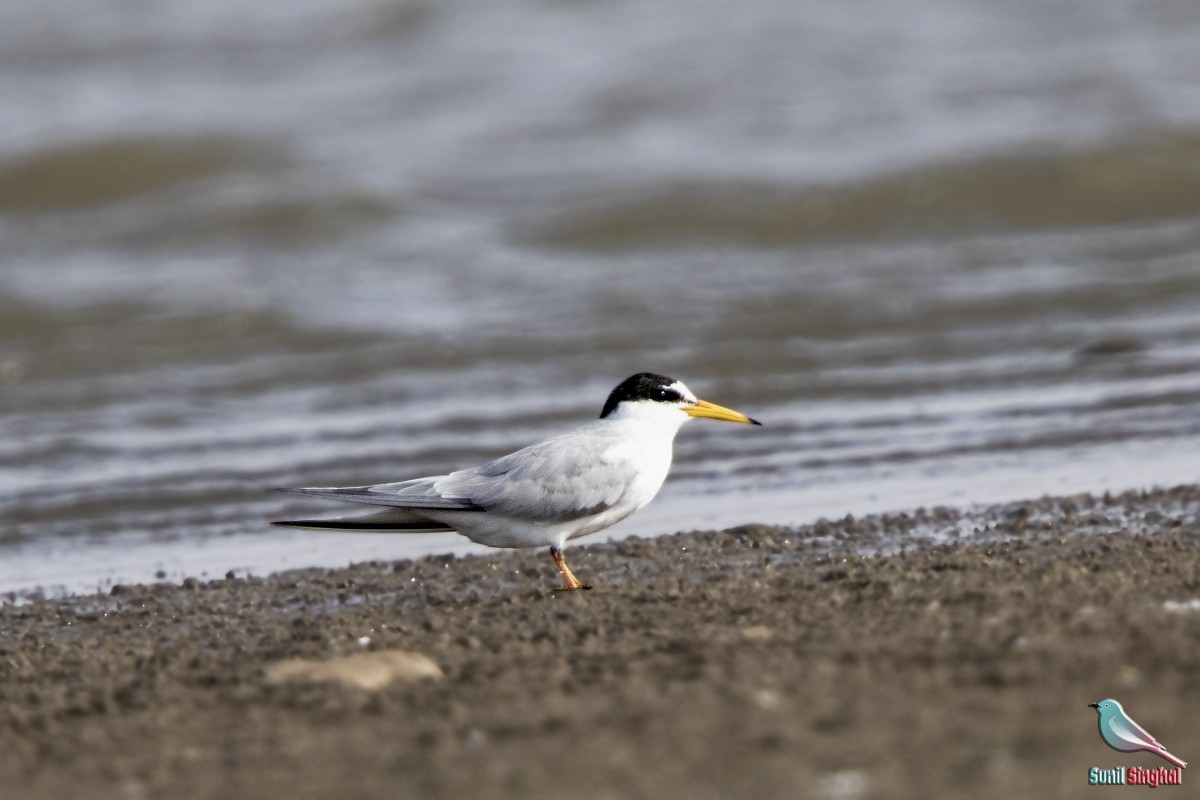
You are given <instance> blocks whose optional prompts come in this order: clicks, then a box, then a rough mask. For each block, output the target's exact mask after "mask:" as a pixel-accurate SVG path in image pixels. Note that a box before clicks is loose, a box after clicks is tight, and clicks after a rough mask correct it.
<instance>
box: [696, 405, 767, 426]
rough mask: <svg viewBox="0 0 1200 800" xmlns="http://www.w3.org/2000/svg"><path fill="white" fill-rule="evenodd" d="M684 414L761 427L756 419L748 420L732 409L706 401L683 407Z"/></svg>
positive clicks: (748, 418)
mask: <svg viewBox="0 0 1200 800" xmlns="http://www.w3.org/2000/svg"><path fill="white" fill-rule="evenodd" d="M683 411H684V413H685V414H687V415H688V416H689V417H707V418H708V419H719V420H722V421H724V422H741V423H743V424H745V425H762V423H761V422H759V421H758V420H756V419H750V417H747V416H746V415H745V414H743V413H742V412H740V411H734V410H733V409H732V408H726V407H725V406H719V405H717V404H716V403H710V402H708V401H707V400H697V401H696V405H694V406H684V409H683Z"/></svg>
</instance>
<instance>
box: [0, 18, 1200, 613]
mask: <svg viewBox="0 0 1200 800" xmlns="http://www.w3.org/2000/svg"><path fill="white" fill-rule="evenodd" d="M5 22H6V24H5V25H3V26H0V65H3V67H4V69H0V91H3V94H4V96H5V97H6V98H8V99H9V102H8V103H6V119H5V122H6V124H5V126H4V127H3V129H2V130H0V241H2V242H3V243H4V245H5V247H4V251H5V258H4V259H3V260H2V261H0V432H2V434H3V435H2V436H0V559H2V561H0V589H2V590H13V589H24V588H30V587H33V586H39V585H40V586H43V587H47V588H49V589H53V588H54V587H63V588H68V589H79V588H89V587H95V586H97V585H105V584H106V583H109V582H113V581H131V580H145V579H147V578H151V577H153V575H154V573H156V572H161V573H162V574H164V575H167V576H171V577H178V576H181V575H184V574H201V573H209V574H223V573H224V572H225V571H226V570H228V569H243V570H244V569H253V570H256V571H257V570H266V569H271V568H276V567H281V566H301V565H304V564H308V563H313V564H324V563H329V564H333V563H343V562H345V561H348V560H353V559H356V558H373V557H399V556H404V555H412V554H416V553H421V552H432V551H437V552H441V551H445V550H449V549H451V548H452V547H453V548H462V547H463V545H462V543H461V540H459V539H458V538H457V537H453V538H445V537H419V538H418V537H412V538H409V537H337V536H329V535H319V534H309V533H305V534H297V533H295V532H283V531H275V530H272V529H269V528H268V527H267V526H266V525H265V521H266V520H269V519H271V518H277V517H279V516H281V515H286V514H291V513H295V512H298V511H304V512H310V511H320V510H322V509H323V507H322V506H319V505H313V504H300V503H298V502H296V501H295V500H294V499H289V498H284V497H282V496H276V495H273V494H272V493H270V492H269V491H268V489H269V488H270V487H272V486H276V485H327V484H352V483H363V482H374V481H384V480H394V479H399V478H404V477H411V476H416V475H423V474H431V473H438V472H442V471H446V470H450V469H454V468H458V467H462V466H469V465H472V464H475V463H478V462H480V461H482V460H485V459H487V458H490V457H493V456H495V455H499V454H502V453H505V452H508V451H510V450H512V449H515V448H516V447H519V446H522V445H524V444H527V443H529V442H531V441H534V440H536V439H539V438H541V437H544V436H547V435H551V434H553V433H557V432H561V431H563V430H565V429H569V428H571V427H573V426H574V425H576V424H578V423H580V422H582V421H584V420H586V419H589V418H591V417H593V416H595V414H596V413H598V411H599V408H600V405H601V404H602V402H603V399H604V396H605V394H606V393H607V392H608V390H609V389H610V388H611V387H612V385H614V384H615V383H616V382H617V381H619V380H620V379H622V378H624V377H625V376H626V375H628V374H630V373H633V372H637V371H642V370H653V371H658V372H664V373H666V374H670V375H674V376H677V377H680V378H683V379H684V380H686V381H687V382H688V383H689V385H690V386H691V387H692V388H693V389H694V390H695V391H696V392H697V393H698V394H700V395H701V396H702V397H706V398H709V399H711V400H714V401H716V402H719V403H722V404H725V405H730V406H733V407H735V408H739V409H742V410H744V411H746V412H747V413H750V414H752V415H753V416H755V417H758V418H760V419H762V420H763V421H764V422H766V423H767V425H766V426H765V427H763V428H761V429H753V430H750V429H744V428H735V427H733V426H721V425H714V424H707V423H706V424H696V425H692V426H689V427H688V428H685V429H684V431H683V432H682V434H681V436H680V438H679V440H678V443H677V448H676V456H677V458H676V467H675V469H674V472H673V475H672V478H671V480H670V481H669V482H668V486H667V487H666V488H665V489H664V491H663V493H662V495H661V496H660V497H659V498H658V500H656V502H655V503H654V504H652V505H651V506H650V507H648V508H647V509H645V510H644V511H642V512H641V513H639V514H638V515H637V516H635V517H633V518H632V519H630V520H627V521H626V522H624V523H622V524H621V525H620V526H619V527H618V528H614V529H613V532H614V534H616V535H620V534H621V533H639V534H650V533H659V532H666V531H674V530H679V529H684V528H697V527H716V526H720V525H725V524H737V523H742V522H748V521H762V522H772V523H784V524H787V523H798V522H804V521H809V520H812V519H814V518H816V517H818V516H821V515H830V516H840V515H843V514H846V513H853V514H863V513H867V512H869V511H878V510H887V509H900V508H910V507H914V506H917V505H923V504H955V505H968V504H971V503H978V502H988V501H996V500H1004V499H1011V498H1017V497H1028V496H1032V495H1037V494H1042V493H1044V492H1073V491H1079V490H1092V491H1102V490H1105V489H1124V488H1128V487H1136V486H1146V485H1150V484H1174V483H1179V482H1186V481H1194V480H1196V479H1197V477H1198V475H1197V471H1198V470H1197V463H1198V462H1197V459H1196V457H1195V453H1196V452H1197V446H1198V444H1200V83H1197V82H1196V81H1195V76H1196V75H1197V74H1200V46H1198V44H1200V14H1197V13H1196V12H1195V9H1194V3H1192V2H1190V0H1177V2H1149V3H1147V2H1136V3H1135V2H1132V0H1129V2H1122V1H1118V0H1105V1H1104V2H1083V0H1080V2H1061V3H1054V4H1045V3H1027V2H1018V3H1008V4H999V5H998V4H995V3H986V2H982V0H942V1H940V2H926V3H921V4H918V5H917V6H916V7H912V6H911V5H910V6H904V7H901V6H896V5H895V4H889V3H881V2H870V3H868V4H867V5H866V6H863V5H862V4H854V5H853V6H846V7H845V8H842V7H840V6H837V5H833V6H830V5H829V4H818V3H802V4H796V3H785V2H779V0H762V1H761V2H752V3H747V4H743V5H742V6H739V11H738V14H737V15H736V16H731V15H730V14H729V13H728V7H727V5H725V4H717V3H698V2H688V3H682V2H680V3H667V4H656V5H654V6H653V7H648V6H645V5H644V4H635V3H571V4H568V3H545V2H542V3H534V2H517V1H516V0H511V1H509V2H504V1H502V2H488V3H482V2H465V0H464V1H463V2H451V3H422V2H408V3H384V2H360V3H344V2H338V3H334V2H320V1H318V0H311V1H309V2H298V3H292V4H288V5H286V6H278V7H274V6H271V7H264V8H248V7H244V4H233V3H228V2H222V1H218V2H212V1H211V0H206V1H205V2H198V0H187V1H186V2H179V3H172V4H169V7H168V6H163V7H158V6H145V5H144V4H132V5H131V4H127V3H121V2H115V0H114V1H113V2H107V3H96V2H89V3H83V2H70V0H65V1H64V2H61V3H56V4H42V5H37V6H32V7H30V8H28V9H23V10H22V11H21V12H20V13H19V14H10V15H6V18H5ZM329 510H330V511H334V509H329ZM338 510H339V511H340V509H338Z"/></svg>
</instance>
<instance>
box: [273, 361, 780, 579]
mask: <svg viewBox="0 0 1200 800" xmlns="http://www.w3.org/2000/svg"><path fill="white" fill-rule="evenodd" d="M693 417H705V418H708V419H716V420H724V421H726V422H741V423H745V424H748V425H761V424H762V423H760V422H757V421H756V420H753V419H751V418H750V417H747V416H746V415H745V414H742V413H740V412H738V411H734V410H732V409H729V408H725V407H723V406H719V405H716V404H715V403H709V402H707V401H705V400H700V399H698V398H697V397H696V396H695V395H694V394H692V392H691V390H689V389H688V388H687V387H686V386H684V385H683V383H682V382H681V381H677V380H674V379H672V378H667V377H664V376H662V375H655V374H653V373H649V372H642V373H639V374H637V375H633V376H632V377H629V378H627V379H625V380H624V381H622V382H621V383H620V385H618V386H617V388H615V389H613V390H612V392H611V393H610V394H609V396H608V401H607V402H606V403H605V404H604V409H603V410H602V411H601V412H600V419H598V420H595V421H593V422H590V423H588V424H587V425H584V426H583V427H581V428H578V429H576V430H574V431H572V432H571V433H567V434H563V435H562V436H556V437H554V438H552V439H547V440H546V441H544V442H539V443H538V444H535V445H531V446H529V447H526V448H524V449H523V450H518V451H517V452H515V453H512V454H511V455H507V456H504V457H503V458H498V459H496V460H495V461H491V462H488V463H487V464H484V465H483V466H481V467H474V468H473V469H464V470H459V471H457V472H451V473H450V474H449V475H433V476H430V477H427V478H416V479H414V480H409V481H401V482H399V483H380V484H376V485H374V486H349V487H341V488H336V487H331V488H315V489H280V490H279V491H281V492H289V493H291V494H301V495H306V496H308V497H318V498H321V499H324V500H342V501H346V502H351V503H364V504H366V505H374V506H386V508H385V509H384V510H382V511H376V512H373V513H368V514H362V515H357V516H348V517H335V518H332V519H301V520H287V521H281V522H276V523H273V524H275V525H284V526H288V527H293V528H320V529H335V530H346V531H375V532H385V533H388V532H390V533H420V532H428V531H457V532H458V533H460V534H462V535H463V536H466V537H467V538H468V539H470V540H471V541H473V542H478V543H479V544H484V545H488V546H489V547H549V548H550V556H551V557H552V558H553V559H554V564H555V566H557V567H558V570H559V572H561V573H562V579H563V585H562V590H563V591H571V590H575V589H590V588H591V587H590V586H588V585H586V584H584V583H583V582H582V581H580V580H579V579H578V578H576V577H575V574H574V573H573V572H571V569H570V568H569V567H568V566H567V562H566V561H565V560H564V559H563V546H564V545H565V544H566V543H567V541H568V540H570V539H575V538H577V537H580V536H586V535H587V534H589V533H595V532H596V531H600V530H603V529H605V528H607V527H609V526H610V525H613V524H615V523H617V522H620V521H621V520H623V519H625V518H626V517H628V516H629V515H630V514H632V513H633V512H634V511H637V510H638V509H639V508H641V507H642V506H644V505H646V503H648V502H650V501H651V500H652V499H653V498H654V496H655V495H656V494H658V490H659V488H660V487H661V486H662V485H663V481H665V480H666V478H667V471H668V470H669V469H670V467H671V455H672V443H673V442H674V440H675V434H676V433H677V432H678V431H679V428H680V427H681V426H682V425H683V423H685V422H687V421H688V420H690V419H692V418H693Z"/></svg>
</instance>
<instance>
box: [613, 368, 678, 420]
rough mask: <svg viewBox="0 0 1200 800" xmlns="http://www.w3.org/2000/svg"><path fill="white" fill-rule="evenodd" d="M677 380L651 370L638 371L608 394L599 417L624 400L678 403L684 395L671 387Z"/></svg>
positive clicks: (614, 408)
mask: <svg viewBox="0 0 1200 800" xmlns="http://www.w3.org/2000/svg"><path fill="white" fill-rule="evenodd" d="M677 383H679V381H677V380H675V379H674V378H668V377H667V376H666V375H655V374H654V373H653V372H639V373H638V374H637V375H631V376H629V377H628V378H626V379H625V380H623V381H621V383H620V384H618V385H617V388H615V389H613V390H612V392H611V393H609V395H608V401H607V402H605V404H604V410H603V411H601V412H600V419H604V418H605V417H607V416H608V415H609V414H611V413H612V412H613V411H615V410H616V408H617V406H618V405H620V404H621V403H623V402H625V401H626V400H654V401H656V402H659V403H678V402H680V401H682V400H684V399H685V398H684V396H683V395H681V394H680V393H679V392H678V391H676V390H675V389H674V388H672V387H673V386H674V385H675V384H677Z"/></svg>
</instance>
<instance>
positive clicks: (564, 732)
mask: <svg viewBox="0 0 1200 800" xmlns="http://www.w3.org/2000/svg"><path fill="white" fill-rule="evenodd" d="M1198 507H1200V487H1194V486H1188V487H1178V488H1175V489H1170V490H1160V491H1153V492H1147V493H1130V494H1124V495H1120V496H1114V497H1107V496H1106V497H1092V496H1086V495H1085V496H1077V497H1071V498H1057V499H1041V500H1036V501H1030V502H1027V503H1018V504H1010V505H1007V506H998V507H994V508H989V509H984V510H980V511H977V512H970V513H960V512H957V511H953V510H945V509H934V510H927V511H921V512H916V513H912V514H896V515H888V516H881V517H870V518H864V519H862V520H854V519H850V518H847V519H843V520H837V521H828V522H821V523H817V524H815V525H811V526H806V527H803V528H798V529H782V528H770V527H763V526H754V525H749V526H745V527H743V528H737V529H733V530H730V531H724V532H699V533H688V534H680V535H677V536H669V537H663V538H657V539H654V540H638V539H630V540H625V541H621V542H615V543H609V544H597V545H586V543H585V544H584V545H582V546H579V547H575V548H573V549H572V550H571V551H570V552H569V561H570V563H571V565H572V567H573V568H574V569H575V571H576V572H577V573H578V574H579V575H580V577H581V578H583V579H584V580H586V581H588V582H590V583H592V584H593V585H594V586H595V587H596V588H595V589H594V590H592V591H590V592H575V593H570V594H561V593H553V592H551V591H549V589H550V588H551V587H552V586H554V585H555V579H556V574H555V573H554V570H553V565H552V564H551V562H550V559H549V558H548V557H546V556H545V554H543V553H532V552H531V553H524V552H508V551H496V552H495V553H494V554H491V553H489V554H488V555H486V556H478V557H475V556H473V557H466V558H458V559H455V558H428V559H422V560H418V561H403V562H397V563H367V564H359V565H356V566H353V567H351V568H349V569H344V570H332V571H330V570H303V571H293V572H287V573H281V574H278V575H273V576H270V577H265V578H260V577H244V576H231V577H227V578H226V579H224V580H216V581H209V582H202V581H199V580H195V579H189V580H188V581H185V582H184V584H183V585H182V586H181V585H165V584H164V585H153V586H129V587H117V588H116V589H114V591H113V593H112V594H106V595H97V596H91V597H72V598H66V599H61V600H50V601H47V600H39V601H35V602H31V603H26V604H23V605H15V606H14V605H12V604H6V605H3V606H0V787H4V790H3V793H2V794H3V796H4V797H6V798H7V797H14V798H16V797H19V798H55V799H56V800H58V799H60V798H72V797H88V798H99V799H101V800H104V799H106V798H114V799H116V798H120V799H121V800H137V798H158V797H171V798H218V797H219V798H238V797H254V798H316V797H331V796H339V797H357V798H389V799H392V798H402V797H416V796H421V797H435V798H448V797H472V798H489V797H522V798H543V797H545V798H550V797H555V798H562V797H572V796H574V797H587V798H591V797H596V798H602V797H612V798H643V797H644V798H673V797H681V798H682V797H687V798H726V797H735V796H736V797H830V798H872V797H889V798H894V797H900V798H906V797H913V798H917V797H921V798H926V797H973V798H987V797H1037V796H1044V797H1049V796H1054V797H1094V796H1095V795H1094V793H1095V791H1096V789H1095V788H1094V787H1090V786H1088V785H1087V770H1088V768H1089V767H1092V766H1099V767H1103V768H1107V767H1112V766H1118V765H1127V766H1134V765H1138V766H1144V767H1157V766H1167V764H1166V762H1164V761H1160V760H1158V759H1157V758H1156V757H1154V756H1152V755H1148V754H1137V755H1124V754H1118V753H1115V752H1113V751H1111V750H1109V749H1108V748H1106V747H1105V746H1104V745H1103V744H1102V743H1101V742H1100V739H1099V737H1098V736H1097V732H1096V724H1095V715H1094V712H1093V711H1092V710H1091V709H1089V708H1088V707H1087V704H1088V703H1090V702H1093V701H1096V700H1098V699H1101V698H1104V697H1116V698H1118V699H1120V700H1121V701H1122V702H1123V703H1124V705H1125V707H1126V709H1127V710H1129V711H1130V713H1131V714H1132V715H1133V716H1134V717H1135V718H1136V719H1138V721H1140V722H1141V723H1142V724H1143V725H1145V726H1146V727H1147V728H1149V729H1150V731H1151V732H1152V733H1153V734H1154V735H1155V736H1157V737H1158V738H1159V739H1160V740H1162V741H1163V742H1164V743H1165V744H1166V745H1167V746H1168V748H1169V749H1171V750H1172V751H1173V752H1175V753H1176V754H1177V755H1180V756H1181V757H1182V758H1184V759H1185V760H1191V761H1193V763H1195V762H1196V760H1197V759H1200V725H1197V724H1196V722H1195V719H1196V711H1197V710H1198V709H1200V682H1197V680H1196V675H1197V670H1198V669H1200V536H1198V535H1197V534H1198V533H1200V521H1198V517H1197V508H1198ZM954 532H957V533H954ZM926 534H927V535H928V536H926ZM928 537H947V538H949V539H952V540H953V541H951V543H948V544H933V545H930V544H921V543H920V542H921V540H922V538H928ZM899 541H903V542H905V545H904V548H903V549H898V548H897V547H896V543H897V542H899ZM391 650H403V651H409V652H413V653H418V654H422V655H423V656H425V657H426V658H427V659H428V660H430V661H432V662H433V664H434V665H436V667H437V668H438V669H439V670H440V672H441V674H442V677H440V678H438V677H428V676H426V677H416V678H413V679H411V680H407V679H404V678H403V677H401V678H399V679H397V680H395V681H394V682H392V683H389V684H387V685H385V686H383V688H362V687H358V686H347V685H343V684H342V683H339V682H336V681H334V682H331V681H328V680H325V681H322V680H320V679H319V676H317V677H314V676H309V677H308V678H305V677H304V676H303V675H301V676H300V677H298V678H296V677H293V678H291V679H288V678H287V677H286V676H285V675H284V674H283V671H282V670H286V669H295V670H297V671H300V672H303V671H304V669H305V665H304V664H300V665H299V666H295V665H293V666H292V667H285V668H281V667H279V666H278V665H279V664H280V663H281V662H287V661H289V660H293V659H308V660H313V661H318V662H321V663H326V662H334V663H343V668H344V669H343V672H342V673H341V674H342V676H343V678H346V676H348V678H347V679H348V680H360V681H361V680H368V679H370V678H371V677H372V676H374V675H379V674H381V673H379V672H377V670H379V669H384V667H380V666H378V665H374V666H372V665H368V664H364V663H361V662H357V661H355V660H350V661H348V662H339V661H338V660H339V659H343V658H346V657H350V656H355V655H362V654H370V653H378V652H382V651H391ZM394 666H395V665H394V664H393V665H392V666H391V667H387V668H393V667H394ZM427 666H428V665H427ZM373 670H375V671H373ZM1189 778H1190V776H1189V775H1188V774H1187V773H1186V771H1185V774H1184V787H1185V788H1183V789H1178V788H1164V789H1162V790H1161V791H1162V792H1164V793H1166V795H1167V796H1183V793H1184V792H1187V791H1189V790H1188V789H1187V788H1186V787H1187V786H1188V784H1189ZM1197 780H1200V778H1198V779H1197Z"/></svg>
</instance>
